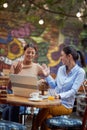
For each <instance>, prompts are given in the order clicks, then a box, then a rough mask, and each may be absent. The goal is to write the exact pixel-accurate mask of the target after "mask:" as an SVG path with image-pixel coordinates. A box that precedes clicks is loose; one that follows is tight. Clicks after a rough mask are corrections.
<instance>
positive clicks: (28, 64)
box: [2, 44, 43, 122]
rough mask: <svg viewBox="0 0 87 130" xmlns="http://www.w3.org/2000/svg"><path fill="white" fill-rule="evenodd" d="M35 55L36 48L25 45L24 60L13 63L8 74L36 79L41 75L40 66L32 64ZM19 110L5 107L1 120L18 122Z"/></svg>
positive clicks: (31, 45)
mask: <svg viewBox="0 0 87 130" xmlns="http://www.w3.org/2000/svg"><path fill="white" fill-rule="evenodd" d="M36 53H37V48H36V46H35V45H34V44H26V45H25V47H24V59H23V60H22V61H18V62H15V63H14V64H13V65H12V66H11V70H10V73H11V74H18V75H33V76H36V77H38V76H40V75H43V70H42V66H40V64H38V63H34V59H35V56H36ZM38 84H39V81H38ZM19 108H23V107H17V106H7V107H6V108H5V109H4V111H3V113H2V118H3V119H4V120H10V121H14V122H19V112H20V109H19ZM22 110H23V109H22Z"/></svg>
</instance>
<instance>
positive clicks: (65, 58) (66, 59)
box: [60, 51, 72, 66]
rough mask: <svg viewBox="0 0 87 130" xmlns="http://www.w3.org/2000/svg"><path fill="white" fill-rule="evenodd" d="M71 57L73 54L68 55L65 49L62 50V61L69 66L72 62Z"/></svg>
mask: <svg viewBox="0 0 87 130" xmlns="http://www.w3.org/2000/svg"><path fill="white" fill-rule="evenodd" d="M71 57H72V55H71V54H68V55H67V54H65V52H64V51H62V52H61V56H60V59H61V62H62V63H63V64H64V65H66V66H68V65H69V64H70V61H71Z"/></svg>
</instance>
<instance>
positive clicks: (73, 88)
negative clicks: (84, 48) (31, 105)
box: [32, 46, 86, 130]
mask: <svg viewBox="0 0 87 130" xmlns="http://www.w3.org/2000/svg"><path fill="white" fill-rule="evenodd" d="M60 59H61V62H62V63H63V65H62V66H60V67H59V69H58V72H57V76H56V78H55V79H53V78H52V77H51V76H50V70H49V68H48V67H47V66H46V65H44V66H43V72H44V75H45V77H46V78H45V80H46V82H47V83H48V84H49V86H50V88H53V89H54V90H55V92H56V95H55V98H57V99H60V100H61V105H60V106H55V107H50V108H43V109H41V110H40V111H39V113H38V114H37V116H36V118H34V120H33V122H32V130H38V127H39V126H40V127H41V130H48V128H47V126H46V124H45V120H46V119H47V118H49V117H53V116H58V115H68V114H70V113H71V112H72V109H73V105H74V101H75V94H76V93H77V91H78V89H79V87H80V86H81V84H82V82H83V81H84V79H85V71H84V69H83V68H82V67H86V64H85V60H84V56H83V54H82V53H81V52H80V51H76V49H75V48H73V46H65V47H64V48H63V50H62V51H61V56H60ZM78 59H80V61H81V65H82V67H81V66H79V65H78V64H77V61H78Z"/></svg>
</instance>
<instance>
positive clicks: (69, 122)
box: [46, 98, 87, 130]
mask: <svg viewBox="0 0 87 130" xmlns="http://www.w3.org/2000/svg"><path fill="white" fill-rule="evenodd" d="M86 103H87V98H86ZM46 124H47V126H48V128H50V129H51V130H58V129H63V130H87V105H86V108H85V112H84V116H83V119H82V120H80V119H78V118H71V117H67V118H66V117H64V116H57V117H53V118H50V119H47V120H46Z"/></svg>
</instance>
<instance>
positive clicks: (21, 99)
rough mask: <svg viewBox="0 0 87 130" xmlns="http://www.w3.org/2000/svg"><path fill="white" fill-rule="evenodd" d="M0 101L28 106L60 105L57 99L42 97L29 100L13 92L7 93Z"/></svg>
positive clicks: (45, 106)
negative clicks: (37, 99) (39, 99)
mask: <svg viewBox="0 0 87 130" xmlns="http://www.w3.org/2000/svg"><path fill="white" fill-rule="evenodd" d="M0 103H2V104H3V103H4V104H10V105H14V106H29V107H36V108H47V107H52V106H58V105H60V100H59V99H54V100H48V99H43V100H41V101H30V100H29V99H28V98H26V97H19V96H15V95H13V94H8V95H7V98H0Z"/></svg>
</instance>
